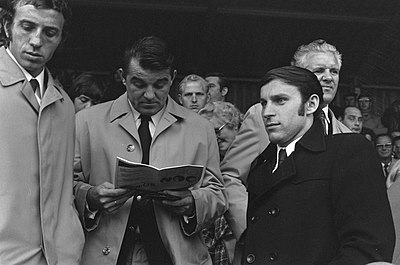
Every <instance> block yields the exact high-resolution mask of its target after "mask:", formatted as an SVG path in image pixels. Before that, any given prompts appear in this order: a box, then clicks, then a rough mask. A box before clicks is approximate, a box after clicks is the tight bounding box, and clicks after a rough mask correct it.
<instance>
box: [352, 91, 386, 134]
mask: <svg viewBox="0 0 400 265" xmlns="http://www.w3.org/2000/svg"><path fill="white" fill-rule="evenodd" d="M358 106H359V108H360V110H361V113H362V115H363V122H364V127H366V128H369V129H371V130H373V131H374V133H375V134H382V133H386V132H387V128H385V127H383V125H382V123H381V118H380V117H378V116H376V115H375V114H374V113H373V111H372V98H371V96H369V95H367V94H361V95H360V96H359V97H358Z"/></svg>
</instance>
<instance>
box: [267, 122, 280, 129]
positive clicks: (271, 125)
mask: <svg viewBox="0 0 400 265" xmlns="http://www.w3.org/2000/svg"><path fill="white" fill-rule="evenodd" d="M278 126H279V122H268V123H266V124H265V128H266V129H267V130H268V129H269V130H271V129H273V128H276V127H278Z"/></svg>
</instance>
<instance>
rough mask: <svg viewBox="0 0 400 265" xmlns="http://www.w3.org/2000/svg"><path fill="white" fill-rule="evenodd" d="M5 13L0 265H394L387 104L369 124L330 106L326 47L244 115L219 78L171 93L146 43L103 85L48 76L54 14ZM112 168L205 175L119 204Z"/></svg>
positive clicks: (317, 47) (358, 99) (393, 163)
mask: <svg viewBox="0 0 400 265" xmlns="http://www.w3.org/2000/svg"><path fill="white" fill-rule="evenodd" d="M8 4H9V5H8V6H7V8H8V9H7V12H5V10H0V11H1V12H2V13H3V19H2V26H3V27H2V28H1V32H0V33H1V34H2V35H3V34H4V36H3V37H4V38H3V39H2V40H3V41H2V45H1V47H0V106H1V107H0V116H1V117H0V119H1V124H2V128H1V129H0V146H1V149H0V155H1V156H0V157H1V158H2V159H1V160H2V161H1V163H0V168H1V169H0V180H1V181H2V186H3V188H1V189H0V198H2V199H3V202H2V206H0V211H2V213H3V217H0V263H1V264H34V265H42V264H43V265H44V264H51V265H55V264H66V265H67V264H97V263H98V264H117V265H128V264H129V265H132V264H141V265H145V264H151V265H158V264H160V265H164V264H168V265H172V264H182V265H183V264H185V265H186V264H216V265H229V264H240V263H241V264H263V263H265V262H270V263H273V262H280V263H279V264H295V263H294V262H296V264H328V263H329V262H332V264H369V263H372V262H393V263H394V264H396V263H397V262H400V249H399V248H400V246H399V244H398V243H399V242H398V240H399V238H398V234H396V233H398V231H397V229H399V226H400V220H399V219H400V214H399V212H400V208H399V207H398V204H399V201H400V199H399V198H398V197H399V194H400V180H399V178H400V98H399V99H393V101H392V104H391V105H390V106H389V107H388V108H387V109H386V110H385V111H384V113H383V115H382V116H378V115H377V114H376V113H374V111H373V104H374V98H372V97H371V96H369V95H368V94H362V93H361V94H347V95H345V96H344V98H343V101H344V102H345V105H344V106H333V104H332V102H333V100H334V98H335V96H336V93H337V89H338V84H339V72H340V69H341V67H342V57H341V54H340V52H339V51H338V50H337V49H336V47H335V46H334V45H332V44H329V43H327V42H326V41H324V40H321V39H319V40H315V41H312V42H310V43H307V44H302V45H301V44H299V47H298V49H297V50H296V52H295V53H294V55H293V58H288V60H287V61H288V66H282V67H279V68H275V69H272V70H270V71H268V72H267V73H266V75H265V76H264V77H263V78H262V82H261V85H260V87H259V98H260V100H259V102H254V103H255V104H254V105H253V106H251V107H250V108H249V109H248V110H247V111H246V112H245V114H243V113H242V112H241V111H240V110H239V109H238V108H237V107H236V105H237V102H228V101H227V97H228V95H229V93H230V92H231V90H230V85H229V78H227V77H226V76H225V75H224V74H223V73H220V72H212V73H208V74H206V75H204V76H201V75H198V74H195V73H190V74H188V75H186V76H184V77H183V78H182V79H181V80H177V77H176V70H175V69H176V66H175V65H174V57H173V55H172V54H171V53H170V51H169V49H168V44H167V43H165V42H164V41H163V40H162V39H159V38H158V37H155V36H149V37H145V38H142V39H139V40H137V41H136V42H134V43H133V44H132V45H130V46H128V47H127V48H126V50H125V52H124V54H123V55H122V64H121V66H120V68H119V69H118V70H117V71H116V72H115V73H113V77H115V79H113V80H111V79H106V78H104V77H100V76H98V75H96V74H94V73H91V72H83V73H78V72H73V73H72V74H71V72H68V71H65V70H59V69H58V70H55V71H50V70H48V69H47V68H46V63H47V62H48V61H49V60H50V59H51V57H52V55H53V52H54V51H55V50H56V49H57V47H58V45H59V44H60V43H61V42H62V40H63V38H64V37H65V36H64V34H66V32H67V31H66V29H65V27H66V25H67V24H65V22H66V21H68V20H69V19H70V12H69V9H68V7H67V4H66V3H65V2H64V1H55V2H52V1H41V0H40V1H39V0H38V1H32V2H31V1H24V0H19V1H18V0H17V1H8ZM290 59H291V60H290ZM289 65H290V66H289ZM116 80H118V81H119V82H120V83H118V84H117V83H116V82H115V81H116ZM173 84H175V85H177V88H178V89H177V94H176V95H173V96H171V93H170V92H171V90H170V89H171V87H172V85H173ZM62 87H64V88H62ZM117 87H118V88H117ZM121 88H122V89H123V91H122V93H118V95H116V94H115V91H116V90H117V91H121ZM66 97H69V98H70V100H69V99H67V98H66ZM173 98H176V99H177V100H176V101H175V100H174V99H173ZM74 130H75V131H74ZM357 134H361V135H363V136H364V137H361V136H359V135H357ZM120 156H121V157H123V158H124V159H128V160H130V161H134V162H135V163H141V164H147V165H151V166H154V167H159V168H161V167H169V166H177V165H186V164H193V165H202V166H203V167H204V173H203V174H202V175H201V177H200V178H199V181H198V182H197V183H195V184H194V185H193V186H191V187H185V188H183V189H166V190H163V191H161V192H160V193H157V192H156V193H146V192H144V191H142V190H137V191H136V190H130V189H129V188H127V187H119V186H118V185H117V181H116V170H115V169H116V166H117V165H116V157H120ZM72 178H73V179H72ZM160 198H161V199H160ZM165 198H168V199H165ZM28 227H29V228H28ZM335 262H336V263H335ZM386 264H389V263H386Z"/></svg>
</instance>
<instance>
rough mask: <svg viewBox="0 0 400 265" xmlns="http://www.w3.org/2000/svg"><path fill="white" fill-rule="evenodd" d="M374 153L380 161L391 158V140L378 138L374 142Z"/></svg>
mask: <svg viewBox="0 0 400 265" xmlns="http://www.w3.org/2000/svg"><path fill="white" fill-rule="evenodd" d="M375 147H376V151H377V152H378V156H379V157H380V158H381V159H385V158H386V159H387V158H389V157H391V156H392V140H391V139H390V137H389V136H381V137H378V138H377V139H376V141H375Z"/></svg>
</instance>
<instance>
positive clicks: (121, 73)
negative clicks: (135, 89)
mask: <svg viewBox="0 0 400 265" xmlns="http://www.w3.org/2000/svg"><path fill="white" fill-rule="evenodd" d="M117 74H118V75H119V78H120V79H121V81H122V84H124V86H125V85H126V79H125V77H124V70H123V69H122V68H118V69H117Z"/></svg>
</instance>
